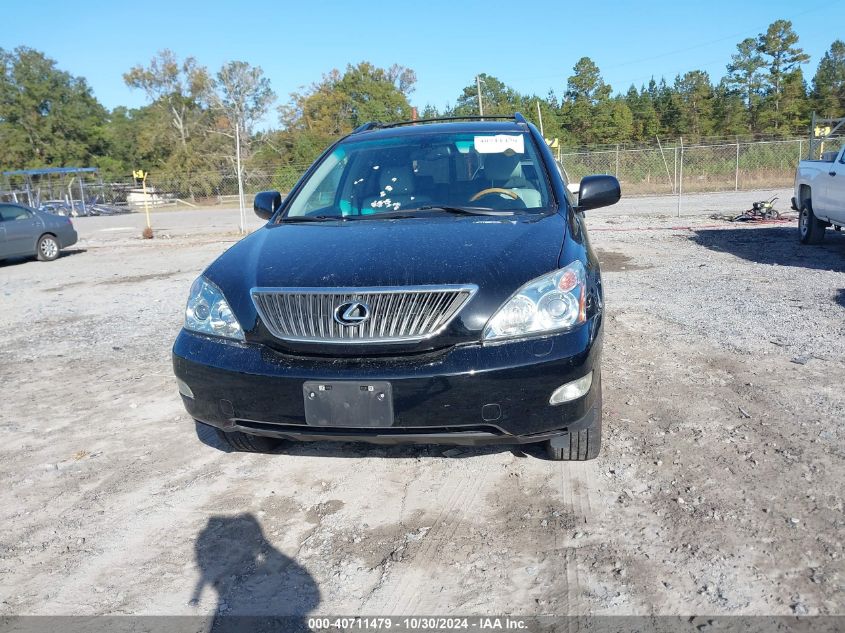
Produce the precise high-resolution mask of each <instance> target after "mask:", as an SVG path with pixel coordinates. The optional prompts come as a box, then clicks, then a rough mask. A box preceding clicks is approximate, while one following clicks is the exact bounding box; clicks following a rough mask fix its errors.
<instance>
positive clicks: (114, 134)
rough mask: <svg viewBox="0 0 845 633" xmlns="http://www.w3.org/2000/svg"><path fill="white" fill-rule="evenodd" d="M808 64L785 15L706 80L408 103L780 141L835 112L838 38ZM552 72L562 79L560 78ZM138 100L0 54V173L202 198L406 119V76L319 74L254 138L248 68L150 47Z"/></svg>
mask: <svg viewBox="0 0 845 633" xmlns="http://www.w3.org/2000/svg"><path fill="white" fill-rule="evenodd" d="M809 61H810V58H809V55H807V54H806V53H805V52H804V51H803V49H802V48H801V47H800V46H799V42H798V35H797V34H796V33H795V31H794V30H793V28H792V24H791V22H789V21H788V20H777V21H775V22H773V23H772V24H771V25H770V26H769V27H768V28H767V29H766V31H765V32H763V33H760V34H758V35H757V36H756V37H749V38H746V39H744V40H742V41H741V42H739V43H738V44H737V46H736V52H735V53H734V54H732V55H731V58H730V60H729V61H728V63H727V64H726V72H725V75H724V76H723V77H721V78H719V79H718V80H715V79H714V78H711V77H710V76H709V75H708V73H707V72H704V71H701V70H691V71H689V72H686V73H684V74H682V75H678V76H676V77H675V78H674V79H673V80H667V79H666V78H660V79H654V78H653V79H652V80H651V81H649V82H648V84H645V85H641V86H639V87H637V86H634V85H631V86H630V87H629V88H628V89H627V91H624V92H620V91H616V92H615V91H614V89H613V88H612V87H611V86H610V85H609V84H607V83H606V82H605V81H604V80H603V78H602V75H601V71H600V69H599V67H598V66H597V65H596V64H595V62H593V60H591V59H590V58H589V57H582V58H581V59H579V60H578V61H577V62H576V64H575V65H574V67H573V69H572V74H571V75H570V76H569V77H568V78H567V79H566V82H565V84H563V85H562V86H561V87H560V88H559V89H558V90H557V91H556V90H551V91H549V93H548V94H547V95H546V96H538V95H532V94H522V93H520V92H518V91H517V90H514V89H513V88H511V87H509V86H507V85H506V84H505V83H503V82H502V81H501V80H499V79H498V78H496V77H495V76H493V75H490V74H486V73H482V74H480V75H478V77H477V80H476V77H472V78H471V80H470V81H468V84H467V86H466V87H465V88H464V89H463V90H462V91H461V93H460V94H459V95H458V96H457V98H456V100H455V102H454V104H450V105H446V106H445V107H442V108H437V107H435V106H432V105H426V106H424V107H421V108H418V114H419V116H420V117H433V116H466V115H476V114H478V113H479V103H478V101H479V100H478V92H479V90H480V92H481V101H482V104H483V107H484V113H485V114H512V113H513V112H515V111H521V112H523V114H525V115H526V117H527V118H529V119H531V120H532V121H533V122H534V123H537V122H538V119H539V117H538V109H539V114H540V116H542V120H543V127H544V132H545V135H546V137H547V138H558V139H559V141H560V143H561V144H563V145H564V146H567V147H578V146H587V145H594V144H608V143H629V142H639V143H643V142H645V143H650V142H654V141H655V139H656V138H657V137H671V138H676V137H678V136H683V137H684V138H685V139H689V142H695V141H697V140H699V139H702V138H707V137H722V138H725V137H729V138H734V137H743V138H749V137H763V136H765V137H791V136H795V135H801V134H804V133H806V131H807V126H808V123H809V118H810V113H811V112H812V111H816V112H817V113H819V114H820V115H821V116H827V117H841V116H845V42H843V41H842V40H839V39H837V40H836V41H834V42H833V43H832V44H831V46H830V48H829V49H828V50H827V52H825V54H824V56H823V57H822V59H821V60H819V62H818V65H817V67H816V69H815V73H814V74H813V76H812V78H811V79H810V80H809V81H808V79H807V77H805V74H804V68H805V67H806V65H807V64H808V62H809ZM563 74H565V73H562V75H563ZM123 80H124V82H125V83H126V85H127V86H129V87H130V88H132V89H135V90H138V91H141V92H143V94H144V95H145V98H146V101H147V103H146V105H144V106H142V107H139V108H127V107H123V106H119V107H116V108H114V109H113V110H111V111H109V110H108V109H107V108H105V107H104V106H103V105H102V104H100V103H99V102H98V101H97V99H96V97H95V96H94V94H93V91H92V90H91V88H90V86H89V85H88V83H87V81H86V80H85V78H83V77H78V76H74V75H72V74H70V73H68V72H66V71H64V70H61V69H59V67H58V66H57V63H56V62H55V61H54V60H52V59H50V58H48V57H47V56H46V55H44V54H43V53H42V52H39V51H37V50H34V49H31V48H27V47H20V48H17V49H15V50H12V51H6V50H3V49H0V147H2V148H3V150H2V153H1V154H0V168H2V169H4V170H5V169H19V168H28V167H42V166H97V167H100V168H101V171H102V172H103V173H104V175H105V176H106V177H107V178H110V179H118V178H126V177H127V176H128V175H129V174H130V173H131V172H132V170H133V169H137V168H141V169H146V170H148V171H151V172H153V173H158V174H170V175H172V177H174V178H177V177H178V178H179V179H180V181H181V182H182V183H183V184H185V186H186V187H187V189H189V190H190V191H191V193H192V194H193V193H194V192H196V193H200V192H204V191H207V190H208V188H209V186H210V184H211V181H213V180H214V178H215V174H217V175H219V174H220V173H232V170H233V167H234V165H235V163H236V160H237V158H238V154H240V159H241V162H242V164H243V165H244V169H245V170H250V169H256V168H264V167H265V166H267V165H274V166H277V167H278V168H279V169H282V170H284V169H285V168H286V167H285V166H287V169H290V170H291V173H295V172H296V171H297V170H298V169H300V167H301V165H303V164H308V163H310V162H311V161H313V159H314V158H315V157H316V156H317V155H318V154H319V152H320V151H322V149H323V148H325V147H326V145H328V144H329V143H331V142H332V141H333V140H334V139H336V138H338V137H339V136H341V135H343V134H347V133H349V132H350V131H351V130H353V129H354V128H355V127H357V126H358V125H360V124H362V123H364V122H366V121H370V120H378V121H383V122H389V121H396V120H403V119H409V118H411V116H412V97H413V92H414V88H415V84H416V74H415V73H414V71H413V70H411V69H410V68H405V67H403V66H399V65H394V66H391V67H389V68H379V67H377V66H374V65H373V64H370V63H368V62H361V63H358V64H350V65H348V66H347V67H346V68H345V70H343V71H341V70H332V71H331V72H329V73H327V74H325V75H324V76H323V77H322V78H321V79H320V80H319V81H317V82H315V83H314V84H313V85H311V86H309V87H307V88H304V89H302V90H301V91H299V92H296V93H293V94H291V95H290V98H289V99H288V101H287V102H286V103H284V104H283V105H281V106H279V107H278V108H277V112H278V127H275V128H273V129H259V126H260V125H262V123H263V122H266V121H267V117H268V116H269V113H270V111H271V108H272V107H273V105H274V103H275V102H276V95H275V94H274V92H273V90H272V88H271V85H270V81H269V79H268V78H267V77H266V75H265V74H264V72H263V71H262V69H261V68H260V67H257V66H253V65H251V64H249V63H247V62H244V61H232V62H228V63H227V64H224V65H223V67H221V68H220V69H219V70H218V71H217V72H212V71H210V70H209V69H208V68H206V67H205V66H203V65H201V64H200V63H199V62H198V60H196V59H195V58H193V57H188V58H185V59H178V58H177V57H176V56H175V55H174V54H173V53H172V52H170V51H168V50H164V51H161V52H159V53H158V54H157V55H156V56H155V57H154V58H153V59H152V60H150V62H149V63H148V64H146V65H144V64H139V65H137V66H135V67H133V68H130V69H128V70H127V71H126V73H125V74H124V75H123Z"/></svg>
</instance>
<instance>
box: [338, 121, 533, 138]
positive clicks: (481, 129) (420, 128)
mask: <svg viewBox="0 0 845 633" xmlns="http://www.w3.org/2000/svg"><path fill="white" fill-rule="evenodd" d="M495 132H509V133H511V134H513V133H517V132H518V133H523V132H528V126H527V125H526V124H525V123H517V122H516V121H513V120H493V121H448V122H436V123H408V124H402V125H397V126H392V127H391V126H386V127H373V128H370V129H368V130H363V131H360V132H353V133H352V134H350V135H349V136H348V137H347V138H348V139H349V140H358V139H363V138H367V139H371V138H372V139H375V138H395V137H402V136H420V135H429V134H480V133H488V134H489V133H495Z"/></svg>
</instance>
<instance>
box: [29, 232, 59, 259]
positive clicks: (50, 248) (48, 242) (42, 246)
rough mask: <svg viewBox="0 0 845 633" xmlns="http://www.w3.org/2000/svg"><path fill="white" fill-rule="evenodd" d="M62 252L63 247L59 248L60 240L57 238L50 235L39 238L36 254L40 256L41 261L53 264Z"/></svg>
mask: <svg viewBox="0 0 845 633" xmlns="http://www.w3.org/2000/svg"><path fill="white" fill-rule="evenodd" d="M60 251H61V246H59V240H57V239H56V238H55V236H53V235H49V234H48V235H42V236H41V237H40V238H38V245H37V246H36V249H35V254H36V255H37V256H38V259H39V261H42V262H52V261H53V260H55V259H57V258H58V257H59V252H60Z"/></svg>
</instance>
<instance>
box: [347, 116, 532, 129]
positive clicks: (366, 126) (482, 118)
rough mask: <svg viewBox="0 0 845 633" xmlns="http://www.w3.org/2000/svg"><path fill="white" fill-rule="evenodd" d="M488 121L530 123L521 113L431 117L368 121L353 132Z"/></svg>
mask: <svg viewBox="0 0 845 633" xmlns="http://www.w3.org/2000/svg"><path fill="white" fill-rule="evenodd" d="M488 119H493V120H500V121H515V122H516V123H528V122H527V121H526V120H525V117H524V116H522V115H521V114H520V113H519V112H515V113H514V114H510V115H499V114H494V115H487V114H485V115H484V116H481V115H477V114H476V115H467V116H439V117H431V118H428V119H412V120H409V121H396V122H395V123H381V122H380V121H368V122H367V123H364V124H363V125H359V126H358V127H357V128H355V129H354V130H352V133H353V134H357V133H358V132H366V131H367V130H372V129H375V128H379V129H382V128H390V127H400V126H403V125H416V124H417V123H434V122H437V121H440V122H444V121H486V120H488Z"/></svg>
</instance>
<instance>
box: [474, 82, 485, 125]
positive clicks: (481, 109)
mask: <svg viewBox="0 0 845 633" xmlns="http://www.w3.org/2000/svg"><path fill="white" fill-rule="evenodd" d="M475 89H476V90H477V91H478V114H479V115H481V116H484V106H483V105H482V103H481V78H480V77H479V76H478V75H476V76H475Z"/></svg>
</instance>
